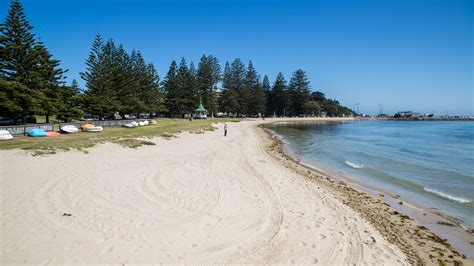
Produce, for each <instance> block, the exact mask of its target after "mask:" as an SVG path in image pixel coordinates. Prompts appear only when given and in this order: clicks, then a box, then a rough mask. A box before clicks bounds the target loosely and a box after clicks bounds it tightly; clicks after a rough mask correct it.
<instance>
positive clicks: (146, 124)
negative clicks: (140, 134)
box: [138, 121, 149, 127]
mask: <svg viewBox="0 0 474 266" xmlns="http://www.w3.org/2000/svg"><path fill="white" fill-rule="evenodd" d="M148 124H149V123H148V121H139V122H138V125H139V126H141V127H142V126H148Z"/></svg>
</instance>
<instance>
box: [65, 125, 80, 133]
mask: <svg viewBox="0 0 474 266" xmlns="http://www.w3.org/2000/svg"><path fill="white" fill-rule="evenodd" d="M61 130H62V131H63V132H66V133H77V132H79V128H77V127H76V126H74V125H65V126H62V127H61Z"/></svg>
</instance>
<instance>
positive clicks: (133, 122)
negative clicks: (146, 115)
mask: <svg viewBox="0 0 474 266" xmlns="http://www.w3.org/2000/svg"><path fill="white" fill-rule="evenodd" d="M130 124H132V125H133V126H135V127H138V126H139V125H138V123H137V122H135V121H132V122H130Z"/></svg>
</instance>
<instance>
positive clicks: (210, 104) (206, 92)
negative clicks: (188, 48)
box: [197, 55, 221, 116]
mask: <svg viewBox="0 0 474 266" xmlns="http://www.w3.org/2000/svg"><path fill="white" fill-rule="evenodd" d="M220 79H221V67H220V65H219V61H218V60H217V58H215V57H214V56H212V55H208V56H206V55H203V56H202V57H201V60H200V62H199V65H198V70H197V83H198V91H199V95H200V97H201V99H202V103H203V104H204V106H205V107H206V108H207V109H208V111H209V112H210V113H211V116H213V115H214V113H216V112H217V107H218V103H217V83H218V82H219V80H220Z"/></svg>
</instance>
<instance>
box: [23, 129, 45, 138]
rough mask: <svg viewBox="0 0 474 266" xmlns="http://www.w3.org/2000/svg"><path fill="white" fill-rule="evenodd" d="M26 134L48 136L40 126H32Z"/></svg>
mask: <svg viewBox="0 0 474 266" xmlns="http://www.w3.org/2000/svg"><path fill="white" fill-rule="evenodd" d="M28 135H30V137H47V136H48V134H46V131H44V129H42V128H34V129H32V130H30V131H28Z"/></svg>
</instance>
